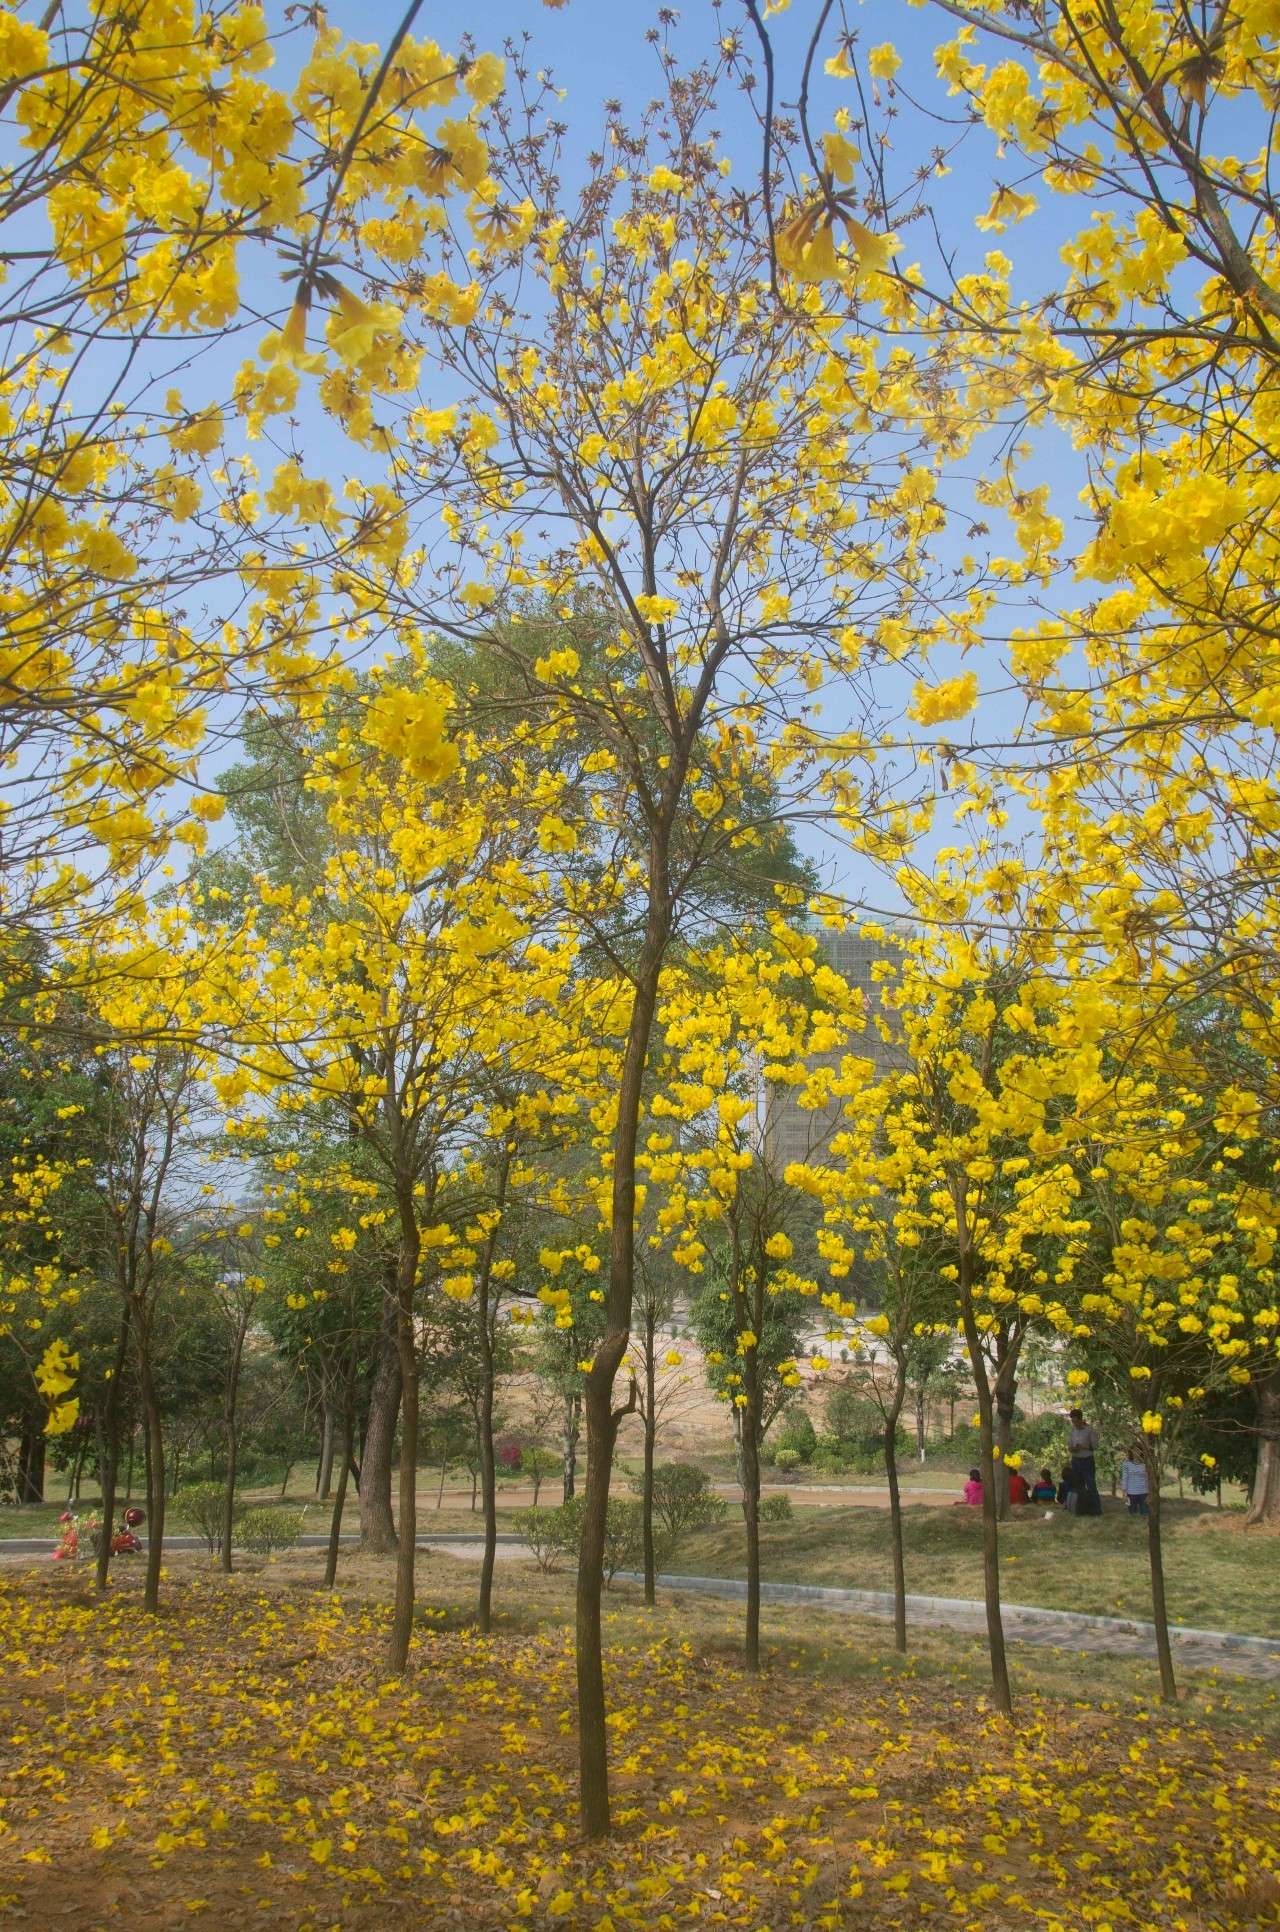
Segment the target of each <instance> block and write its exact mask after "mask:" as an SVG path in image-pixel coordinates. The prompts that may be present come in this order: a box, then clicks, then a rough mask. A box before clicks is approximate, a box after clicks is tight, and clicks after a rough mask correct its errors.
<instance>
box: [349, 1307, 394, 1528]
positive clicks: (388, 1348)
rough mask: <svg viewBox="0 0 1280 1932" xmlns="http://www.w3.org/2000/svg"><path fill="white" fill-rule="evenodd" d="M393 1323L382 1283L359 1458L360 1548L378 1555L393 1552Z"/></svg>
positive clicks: (392, 1316)
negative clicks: (374, 1359)
mask: <svg viewBox="0 0 1280 1932" xmlns="http://www.w3.org/2000/svg"><path fill="white" fill-rule="evenodd" d="M397 1320H398V1318H397V1314H396V1288H395V1281H394V1278H393V1279H392V1280H391V1281H389V1282H388V1283H387V1286H386V1292H385V1296H384V1300H383V1308H382V1326H381V1328H380V1329H379V1331H378V1355H377V1366H376V1368H375V1369H374V1375H373V1388H372V1390H371V1391H370V1396H369V1421H368V1425H367V1427H366V1429H365V1436H364V1454H363V1455H362V1456H361V1458H360V1488H359V1498H360V1547H361V1549H362V1550H376V1551H379V1552H385V1551H387V1550H394V1549H395V1547H396V1526H395V1519H394V1518H393V1516H392V1514H391V1461H392V1456H393V1453H394V1449H395V1439H396V1417H397V1415H398V1414H399V1410H400V1391H401V1363H400V1349H399V1343H398V1341H397V1339H396V1332H397ZM401 1460H402V1461H403V1456H402V1458H401Z"/></svg>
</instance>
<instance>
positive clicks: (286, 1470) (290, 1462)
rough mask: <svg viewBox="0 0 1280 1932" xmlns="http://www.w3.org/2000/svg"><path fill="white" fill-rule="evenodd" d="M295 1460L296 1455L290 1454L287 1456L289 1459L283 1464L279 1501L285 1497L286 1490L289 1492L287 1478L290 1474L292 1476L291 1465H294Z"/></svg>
mask: <svg viewBox="0 0 1280 1932" xmlns="http://www.w3.org/2000/svg"><path fill="white" fill-rule="evenodd" d="M296 1460H297V1458H296V1457H294V1456H291V1457H290V1458H289V1460H288V1462H287V1463H286V1464H285V1466H284V1475H283V1476H282V1477H281V1478H280V1500H281V1502H283V1501H284V1499H285V1497H286V1495H287V1494H288V1492H289V1478H290V1476H292V1474H293V1467H294V1463H295V1462H296Z"/></svg>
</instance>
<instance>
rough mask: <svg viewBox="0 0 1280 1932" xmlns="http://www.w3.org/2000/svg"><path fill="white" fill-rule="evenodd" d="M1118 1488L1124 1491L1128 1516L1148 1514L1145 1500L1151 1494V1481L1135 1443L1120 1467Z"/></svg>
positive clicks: (1132, 1443)
mask: <svg viewBox="0 0 1280 1932" xmlns="http://www.w3.org/2000/svg"><path fill="white" fill-rule="evenodd" d="M1120 1487H1121V1489H1122V1490H1123V1491H1124V1499H1125V1502H1126V1503H1127V1504H1128V1505H1129V1514H1130V1516H1146V1515H1147V1514H1148V1513H1149V1509H1148V1503H1147V1498H1148V1496H1149V1495H1150V1494H1151V1479H1150V1477H1149V1476H1148V1475H1147V1465H1146V1463H1145V1462H1144V1461H1143V1459H1142V1451H1141V1449H1140V1448H1139V1447H1138V1445H1137V1443H1136V1442H1131V1443H1130V1444H1129V1448H1128V1450H1127V1452H1126V1454H1125V1459H1124V1461H1123V1462H1122V1463H1121V1465H1120Z"/></svg>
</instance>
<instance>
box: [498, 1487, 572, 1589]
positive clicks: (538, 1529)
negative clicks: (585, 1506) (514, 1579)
mask: <svg viewBox="0 0 1280 1932" xmlns="http://www.w3.org/2000/svg"><path fill="white" fill-rule="evenodd" d="M564 1511H565V1505H563V1504H562V1505H561V1507H560V1508H559V1509H518V1510H517V1511H516V1512H515V1514H514V1516H513V1517H512V1519H511V1523H512V1527H513V1528H514V1530H515V1533H516V1535H517V1536H518V1537H519V1538H520V1541H521V1542H522V1543H527V1544H528V1545H529V1553H530V1555H531V1556H532V1557H533V1560H534V1562H535V1563H536V1564H537V1566H538V1568H539V1569H540V1570H541V1571H542V1573H543V1575H544V1576H549V1575H550V1574H551V1572H552V1571H553V1570H558V1569H559V1568H560V1565H561V1563H563V1561H564V1559H565V1557H566V1556H568V1555H569V1554H570V1553H571V1552H572V1550H573V1548H574V1547H575V1541H576V1539H575V1538H574V1537H573V1536H572V1535H571V1534H570V1533H569V1532H570V1530H571V1524H570V1523H567V1522H566V1520H565V1514H564Z"/></svg>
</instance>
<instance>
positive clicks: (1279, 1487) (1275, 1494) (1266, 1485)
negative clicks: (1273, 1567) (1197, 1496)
mask: <svg viewBox="0 0 1280 1932" xmlns="http://www.w3.org/2000/svg"><path fill="white" fill-rule="evenodd" d="M1254 1399H1255V1401H1256V1403H1257V1410H1258V1420H1257V1429H1258V1459H1257V1463H1256V1465H1255V1468H1254V1474H1253V1491H1252V1494H1251V1495H1250V1497H1249V1507H1248V1510H1247V1511H1246V1513H1245V1519H1244V1520H1245V1522H1246V1523H1249V1524H1256V1523H1268V1524H1270V1525H1271V1526H1272V1527H1273V1528H1276V1529H1280V1371H1277V1372H1276V1373H1274V1374H1271V1375H1268V1376H1266V1377H1260V1378H1259V1380H1258V1381H1257V1383H1256V1384H1255V1386H1254Z"/></svg>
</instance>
